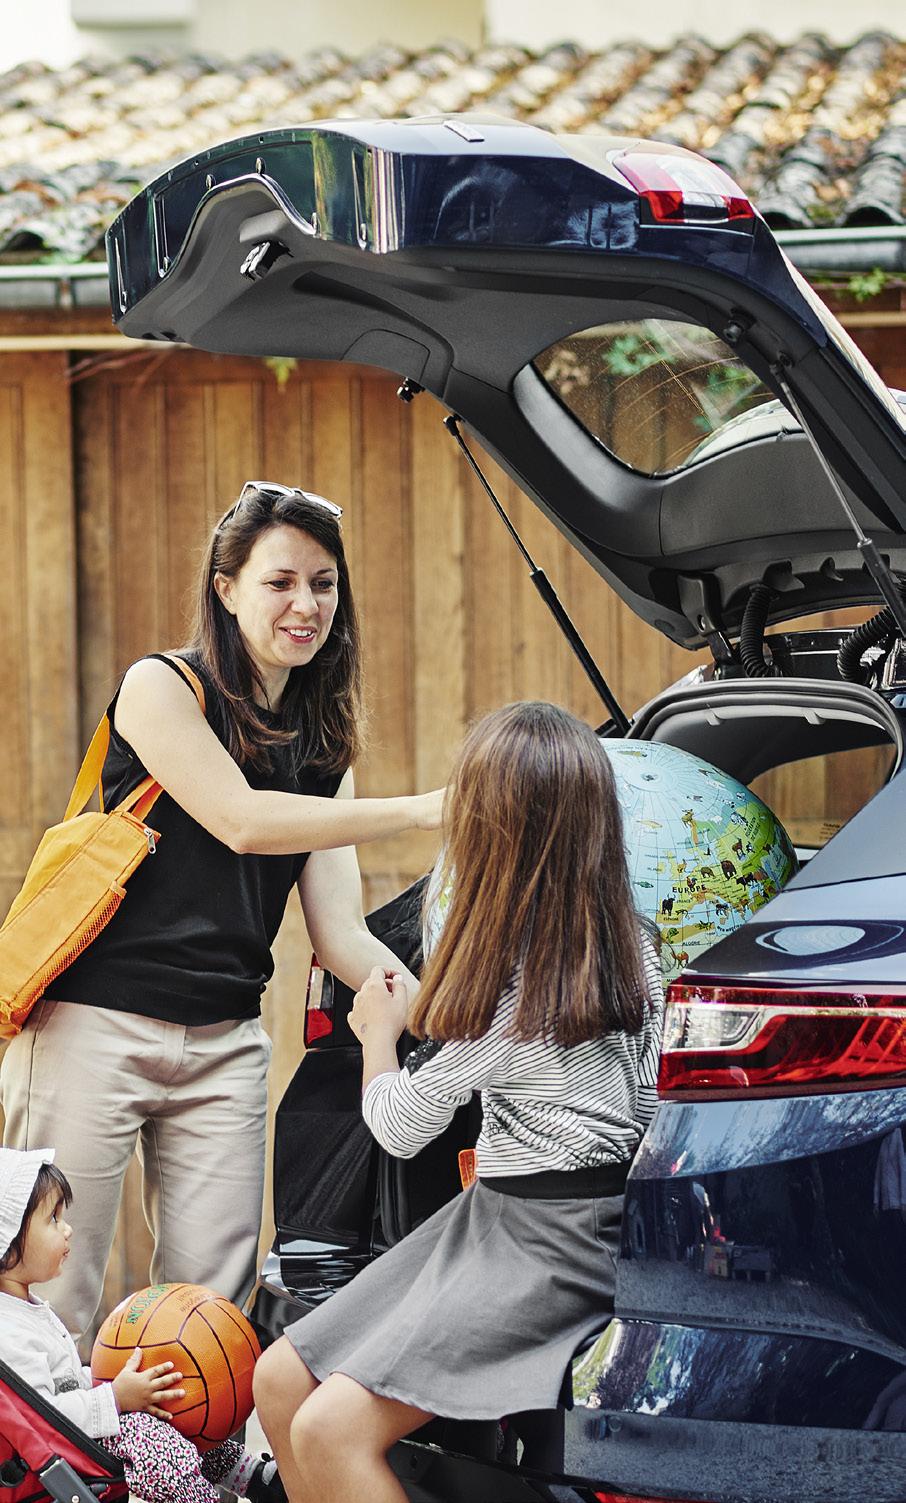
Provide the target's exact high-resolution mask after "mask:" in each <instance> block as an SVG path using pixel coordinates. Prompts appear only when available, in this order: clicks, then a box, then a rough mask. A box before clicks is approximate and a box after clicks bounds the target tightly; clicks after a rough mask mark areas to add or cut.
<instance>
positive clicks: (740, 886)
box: [424, 741, 798, 981]
mask: <svg viewBox="0 0 906 1503" xmlns="http://www.w3.org/2000/svg"><path fill="white" fill-rule="evenodd" d="M601 745H602V747H603V749H604V751H605V752H606V754H607V756H608V757H609V759H610V765H611V767H612V768H613V773H614V779H615V782H616V788H617V797H618V798H619V801H620V808H621V811H622V815H623V838H624V843H625V847H626V860H627V862H628V865H629V875H630V878H631V880H632V885H633V889H634V892H635V898H636V905H637V907H638V909H639V912H640V913H642V914H643V915H644V916H645V917H646V918H649V919H652V920H653V921H654V922H655V923H656V924H657V926H658V928H659V929H660V932H661V936H662V939H663V941H664V943H663V948H662V950H661V963H662V966H663V971H664V978H665V980H667V981H672V980H673V978H674V977H675V976H678V975H679V974H680V972H681V971H683V970H685V968H686V967H687V966H689V965H691V964H692V962H693V961H694V960H695V959H696V958H697V957H698V956H699V955H700V954H701V953H702V952H703V951H704V950H707V949H708V948H709V947H710V946H711V945H713V944H715V943H716V942H717V940H719V939H722V938H723V937H724V936H725V935H727V934H730V933H731V932H732V931H733V930H734V929H737V928H738V927H739V925H740V924H741V923H743V922H744V920H745V919H747V918H750V917H751V915H752V914H753V913H755V911H756V910H757V909H758V908H760V907H761V906H762V904H763V903H766V902H767V901H768V899H769V898H772V897H774V895H775V893H778V892H779V891H780V889H781V888H782V887H784V886H785V885H786V883H787V882H788V881H789V879H790V877H791V876H793V874H794V872H795V871H796V869H797V865H798V863H797V860H796V853H795V851H794V849H793V846H792V843H791V841H790V838H789V836H788V835H787V833H786V831H785V829H784V828H783V825H782V824H781V823H780V821H779V819H778V818H777V816H776V815H775V814H774V813H773V812H772V810H771V809H769V808H768V806H767V804H766V803H764V801H763V800H762V799H760V798H759V797H758V795H757V794H755V793H752V791H751V789H749V788H747V787H746V786H745V784H744V783H740V782H738V781H737V780H736V778H732V777H730V776H729V775H728V774H727V773H725V772H721V770H720V768H718V767H714V766H712V764H711V763H710V762H705V761H703V760H702V758H701V757H696V756H694V755H693V753H692V752H687V751H681V750H680V749H679V748H678V747H675V746H668V745H666V744H665V743H664V742H660V741H602V742H601ZM441 867H442V858H441V859H440V860H438V863H437V865H436V866H435V869H434V872H433V874H432V877H431V879H430V882H429V887H428V902H427V905H426V909H425V922H424V948H425V954H426V955H428V954H430V952H431V950H433V948H434V946H435V945H436V943H437V940H438V938H439V936H440V931H441V929H442V927H443V922H444V916H445V914H446V910H447V907H448V905H449V897H450V894H449V891H448V890H447V891H440V890H439V873H440V870H441Z"/></svg>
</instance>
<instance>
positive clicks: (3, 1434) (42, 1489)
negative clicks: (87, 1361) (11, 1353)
mask: <svg viewBox="0 0 906 1503" xmlns="http://www.w3.org/2000/svg"><path fill="white" fill-rule="evenodd" d="M128 1496H129V1489H128V1488H127V1486H126V1483H125V1481H124V1480H123V1470H122V1466H121V1464H120V1462H119V1461H117V1460H116V1458H115V1457H114V1456H111V1455H110V1454H109V1452H107V1451H105V1450H104V1449H103V1448H102V1447H101V1446H99V1445H97V1443H96V1442H95V1441H93V1440H91V1439H90V1438H89V1437H88V1436H87V1435H85V1434H83V1432H82V1431H81V1430H80V1429H79V1428H78V1427H77V1426H76V1425H73V1424H70V1422H69V1420H67V1419H65V1418H64V1416H63V1415H62V1414H60V1412H59V1411H58V1410H57V1409H54V1407H53V1405H52V1404H48V1403H47V1401H46V1400H45V1399H43V1398H42V1397H41V1396H40V1395H39V1394H37V1393H35V1391H34V1389H33V1388H30V1387H29V1385H28V1384H27V1383H25V1382H23V1380H22V1379H21V1378H20V1377H19V1376H18V1374H17V1373H14V1372H13V1371H12V1369H11V1368H10V1367H7V1365H6V1363H5V1362H3V1361H0V1503H48V1500H50V1499H53V1500H54V1503H76V1500H77V1503H126V1500H127V1498H128Z"/></svg>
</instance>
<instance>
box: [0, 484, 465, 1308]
mask: <svg viewBox="0 0 906 1503" xmlns="http://www.w3.org/2000/svg"><path fill="white" fill-rule="evenodd" d="M340 515H341V513H340V508H339V507H337V506H335V505H334V504H333V503H332V502H330V501H325V500H324V499H323V498H322V497H320V496H315V495H312V494H310V493H308V492H305V491H301V490H296V489H291V488H289V487H286V486H279V485H271V484H269V483H266V482H262V481H250V482H249V483H248V484H247V485H245V486H244V487H243V489H242V493H241V495H240V497H239V500H238V501H237V502H236V503H235V505H234V506H232V507H231V508H230V510H229V511H228V512H227V513H226V514H225V515H224V516H223V517H222V518H221V520H220V522H219V523H218V524H217V526H216V528H215V529H214V532H213V534H212V537H211V539H210V542H209V545H208V548H207V552H206V556H205V559H204V563H203V567H202V571H201V576H200V587H199V591H198V597H197V612H196V622H195V629H194V635H193V638H192V641H191V643H190V645H189V646H188V647H186V648H183V649H181V650H180V654H179V656H181V657H182V658H183V659H184V660H185V662H186V663H187V664H188V665H189V666H190V668H191V669H193V670H194V672H195V674H196V675H197V676H198V678H199V679H200V681H201V684H202V686H203V689H204V696H205V701H206V704H205V711H204V713H203V712H202V710H201V708H200V706H199V704H198V702H197V700H196V698H195V694H194V692H193V690H192V688H191V687H190V686H189V684H187V682H186V681H185V678H184V677H183V674H182V673H181V671H180V670H179V668H178V666H177V664H176V663H175V662H174V661H172V660H171V658H167V657H162V656H159V655H158V656H151V657H147V658H143V659H141V660H140V661H139V662H137V663H134V664H133V665H132V667H131V668H129V670H128V672H127V673H126V675H125V678H124V679H123V682H122V685H121V687H120V690H119V692H118V694H117V695H116V697H115V698H114V700H113V702H112V704H111V705H110V708H109V711H108V715H109V719H110V725H111V741H110V751H109V754H108V757H107V761H106V763H105V767H104V775H103V785H104V793H105V800H106V803H107V805H110V806H112V805H113V804H115V803H117V802H118V801H119V800H120V799H122V798H123V797H125V795H126V794H127V793H128V792H129V791H130V790H131V789H133V788H135V787H136V786H137V784H138V783H139V782H140V781H141V779H142V778H143V777H144V776H145V775H146V771H147V772H150V773H151V774H152V775H153V776H154V777H155V778H156V779H157V780H158V782H159V783H160V784H161V785H162V787H163V788H164V790H165V792H164V793H163V795H162V796H161V797H160V798H159V799H158V802H157V803H156V804H155V806H154V810H153V815H152V823H153V826H154V828H155V829H156V830H158V831H159V832H160V841H159V844H158V848H157V850H156V852H155V854H154V855H153V857H149V858H148V859H147V860H146V861H144V862H143V863H142V865H141V866H140V867H139V869H138V871H137V872H136V874H135V876H134V877H133V879H132V881H131V882H130V886H129V893H128V897H127V900H126V901H125V902H124V903H123V905H122V906H121V908H120V909H119V911H118V913H117V914H116V915H115V917H114V918H113V919H112V921H111V922H110V924H109V925H108V927H107V928H106V929H104V930H103V931H102V932H101V933H100V934H99V935H98V937H97V938H96V939H95V940H94V942H93V943H92V944H91V945H90V946H89V948H88V949H87V950H86V951H85V952H84V953H83V954H82V955H81V956H80V957H79V958H78V959H77V960H76V961H75V962H74V963H73V964H72V965H71V966H70V967H69V968H68V969H67V970H66V971H64V972H63V974H62V975H61V976H60V978H59V979H58V981H57V982H56V983H55V984H54V988H53V994H52V997H51V998H48V999H46V1000H44V1001H42V1002H40V1003H39V1004H38V1006H37V1007H36V1008H35V1010H34V1012H33V1013H32V1016H31V1018H30V1019H29V1023H28V1025H27V1026H26V1028H25V1029H24V1030H23V1032H22V1034H21V1035H20V1036H19V1037H18V1038H16V1039H14V1040H13V1042H12V1043H11V1044H10V1046H9V1049H8V1050H7V1053H6V1056H5V1058H4V1061H3V1068H2V1076H0V1084H2V1096H3V1108H4V1111H5V1114H6V1142H7V1144H8V1145H9V1146H12V1147H17V1148H29V1147H31V1146H33V1145H35V1144H39V1143H44V1142H52V1143H55V1144H57V1145H58V1154H59V1160H60V1166H61V1168H62V1169H63V1170H64V1171H65V1173H66V1176H67V1178H68V1179H69V1181H70V1182H71V1184H72V1187H73V1191H74V1193H75V1196H76V1207H77V1209H76V1213H75V1217H74V1224H75V1232H76V1236H77V1238H78V1241H79V1245H80V1257H79V1258H78V1259H77V1260H71V1261H72V1268H69V1267H67V1269H66V1271H65V1273H64V1275H63V1278H62V1280H61V1285H62V1293H61V1296H60V1297H59V1298H55V1304H56V1305H57V1308H58V1309H59V1310H60V1313H61V1315H62V1317H63V1319H64V1321H65V1322H66V1324H67V1325H68V1326H69V1328H70V1329H71V1330H73V1331H75V1332H81V1331H84V1330H85V1329H86V1327H87V1326H88V1325H89V1323H90V1321H91V1319H92V1317H93V1315H94V1313H95V1311H96V1309H97V1307H98V1304H99V1301H100V1296H101V1289H102V1284H103V1278H104V1270H105V1267H106V1264H107V1260H108V1257H109V1254H110V1247H111V1242H112V1238H113V1231H114V1226H115V1223H116V1214H117V1208H118V1205H119V1200H120V1194H121V1189H122V1183H123V1176H124V1174H125V1171H126V1168H127V1165H128V1163H129V1160H130V1158H131V1156H132V1153H133V1150H134V1149H135V1147H136V1144H137V1145H138V1152H139V1157H140V1160H141V1163H142V1169H143V1175H144V1187H143V1193H144V1205H145V1213H146V1216H147V1218H148V1221H149V1225H150V1226H151V1229H152V1232H153V1234H154V1254H153V1257H152V1261H151V1278H152V1280H153V1281H154V1282H156V1283H157V1282H168V1281H170V1280H174V1281H186V1282H191V1283H200V1284H211V1285H213V1286H214V1287H215V1288H217V1289H218V1290H219V1291H220V1292H221V1293H223V1294H225V1295H227V1296H228V1297H229V1298H231V1299H234V1300H236V1301H240V1302H241V1300H242V1299H243V1298H244V1297H245V1295H246V1294H247V1292H248V1290H249V1288H250V1287H251V1283H252V1280H253V1279H254V1275H255V1261H256V1252H257V1240H258V1233H259V1226H260V1217H261V1200H262V1188H263V1177H264V1138H265V1107H266V1073H267V1065H268V1059H269V1054H270V1042H269V1040H268V1039H267V1037H266V1035H265V1034H264V1033H263V1032H262V1029H261V1024H260V1021H259V1012H260V994H261V992H262V991H263V989H264V986H265V983H266V982H267V980H268V978H269V976H270V975H271V972H272V969H273V963H272V959H271V953H270V952H271V945H272V943H273V940H274V936H275V934H276V932H277V929H278V926H279V924H280V920H281V918H282V915H283V910H284V907H285V904H286V899H287V896H288V894H289V890H290V888H291V886H292V885H293V884H294V883H297V884H298V887H299V892H300V894H301V898H302V907H303V910H304V913H305V921H306V925H307V928H308V933H309V936H310V938H311V940H312V943H313V945H314V946H315V947H316V949H317V953H318V956H319V958H320V959H321V960H322V961H323V962H324V964H325V965H327V966H329V967H330V968H331V969H332V970H333V971H335V972H336V973H337V975H339V976H340V977H341V978H342V979H343V980H344V981H345V982H347V983H348V984H349V985H351V986H360V985H361V984H362V982H363V981H364V979H365V977H366V976H367V975H368V973H369V971H370V970H371V969H372V967H373V966H374V965H381V966H384V965H393V966H396V961H395V958H394V957H393V955H392V954H391V953H390V952H389V951H388V950H387V949H386V948H385V947H384V946H383V945H382V944H380V943H379V942H378V941H377V940H375V939H374V938H373V937H372V935H371V934H369V932H368V930H367V929H366V927H365V922H364V918H363V915H362V898H361V883H360V878H359V871H358V865H357V861H356V856H355V849H354V847H355V845H356V843H358V842H361V841H365V840H373V839H376V838H378V837H379V836H382V835H393V834H397V833H399V832H400V831H403V830H407V829H412V828H416V827H420V828H433V827H434V826H436V825H437V824H438V822H439V816H440V794H426V795H423V796H421V797H413V798H391V799H356V798H354V789H353V775H352V764H353V762H354V760H355V757H356V753H357V751H358V748H359V728H358V712H359V674H360V654H359V633H358V625H357V621H356V613H355V607H354V604H353V599H352V593H351V590H350V585H349V576H348V572H347V568H346V560H345V556H344V552H343V544H342V540H341V536H340V529H339V517H340ZM308 853H311V854H308ZM404 983H405V985H406V986H407V987H408V988H409V990H410V992H411V993H412V994H413V995H414V992H415V989H416V985H417V983H416V982H415V980H414V978H413V977H412V976H411V975H410V974H409V973H408V972H405V973H404Z"/></svg>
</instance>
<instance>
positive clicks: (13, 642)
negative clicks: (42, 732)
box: [0, 369, 40, 911]
mask: <svg viewBox="0 0 906 1503" xmlns="http://www.w3.org/2000/svg"><path fill="white" fill-rule="evenodd" d="M4 375H5V372H3V371H2V369H0V379H2V377H3V376H4ZM22 405H23V404H22V389H21V386H20V385H19V384H17V383H16V382H15V381H11V380H5V379H4V380H3V383H2V385H0V571H2V573H0V578H2V588H0V640H2V641H3V643H4V646H5V658H6V663H5V679H6V695H5V700H6V703H5V708H4V714H3V717H2V721H0V758H2V766H3V773H4V775H3V778H2V780H0V832H2V834H0V850H2V849H3V844H4V843H6V842H8V840H9V835H10V832H11V830H13V829H21V828H23V827H24V828H25V829H30V827H31V819H30V817H29V810H28V772H29V767H28V751H29V735H28V709H29V698H30V696H29V687H30V686H29V683H28V643H27V633H28V626H27V612H26V596H25V590H24V589H23V583H24V581H25V580H26V579H27V559H26V551H25V516H24V508H23V505H22V491H21V483H20V470H21V461H22V453H21V450H22ZM39 702H40V701H39ZM10 854H12V853H7V854H6V855H5V857H4V858H3V866H2V868H0V872H2V875H0V881H4V880H9V881H11V882H13V881H15V878H16V875H17V872H18V865H19V860H20V859H21V857H20V853H19V851H16V852H15V854H14V855H13V859H12V860H10ZM11 896H12V893H11V894H10V897H11ZM4 911H5V908H4Z"/></svg>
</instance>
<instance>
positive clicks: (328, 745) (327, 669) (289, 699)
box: [188, 491, 362, 772]
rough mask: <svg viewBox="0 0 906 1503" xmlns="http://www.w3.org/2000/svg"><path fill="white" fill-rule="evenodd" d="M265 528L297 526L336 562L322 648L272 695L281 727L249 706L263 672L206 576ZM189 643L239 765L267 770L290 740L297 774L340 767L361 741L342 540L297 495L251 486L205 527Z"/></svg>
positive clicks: (238, 563) (326, 515) (231, 570)
mask: <svg viewBox="0 0 906 1503" xmlns="http://www.w3.org/2000/svg"><path fill="white" fill-rule="evenodd" d="M273 527H297V528H298V529H299V531H300V532H305V533H308V535H309V536H310V537H312V538H314V540H315V542H317V543H320V544H321V546H322V547H323V548H324V549H326V551H327V552H328V553H329V554H330V555H331V557H332V558H334V559H335V560H336V565H337V609H336V614H335V616H334V618H333V625H332V626H331V629H330V633H329V635H328V637H327V640H326V642H325V643H324V645H323V646H322V647H321V648H320V649H319V651H318V652H316V653H315V656H314V657H313V658H312V660H311V662H310V663H308V664H306V665H305V667H301V668H293V669H291V671H290V675H289V679H288V681H287V684H286V688H285V689H284V691H283V695H282V698H281V701H280V711H281V719H282V725H280V726H275V725H273V724H272V723H270V722H268V721H267V720H265V719H264V717H263V716H262V715H261V714H260V712H259V708H258V706H257V704H256V703H255V699H254V691H255V688H256V687H258V688H261V687H262V685H261V679H260V677H259V675H258V672H257V670H256V668H255V665H254V663H253V662H252V659H251V658H250V657H249V654H248V652H247V650H246V647H245V643H244V642H243V640H242V634H241V632H240V630H239V627H238V625H237V622H236V618H235V616H232V615H231V614H230V612H229V611H228V610H227V609H226V607H225V606H224V605H223V604H222V603H221V601H220V599H219V597H218V595H217V591H216V590H215V588H214V575H215V574H217V573H221V574H226V575H227V576H228V577H229V578H233V577H234V576H235V575H236V574H238V573H239V570H240V569H241V568H242V566H243V564H244V563H245V562H246V560H247V558H248V556H249V554H250V553H251V551H252V548H253V546H254V544H255V542H256V540H257V539H258V538H259V537H260V536H261V534H262V533H263V532H267V531H269V530H270V529H271V528H273ZM188 646H189V650H190V651H194V652H197V653H198V654H199V656H200V658H201V660H202V662H203V664H204V666H205V668H206V669H207V671H208V673H209V674H210V676H211V679H212V681H213V683H214V686H215V688H216V689H217V690H218V691H219V692H220V694H222V696H223V699H224V703H225V706H226V714H227V734H228V750H229V752H230V754H231V755H232V756H233V757H235V759H236V761H237V762H238V763H239V764H240V766H242V765H250V766H252V767H255V768H258V769H260V770H263V771H269V770H270V765H271V759H270V753H269V748H271V747H274V746H278V745H281V744H284V745H285V744H289V745H291V747H292V759H293V764H294V768H295V770H296V771H300V770H301V768H302V767H303V766H306V767H310V768H312V769H314V770H317V771H322V772H345V770H346V768H347V767H351V766H352V764H353V762H354V761H355V760H356V757H357V756H358V753H359V751H360V747H361V729H360V718H361V709H362V669H361V639H360V636H359V624H358V618H357V616H356V609H355V602H354V601H353V598H352V589H351V586H350V583H349V570H348V568H347V565H346V555H345V552H344V550H343V539H342V537H341V535H340V528H339V524H338V521H337V519H336V517H334V516H332V515H331V513H330V512H329V511H328V510H327V508H326V507H324V506H319V505H318V504H317V502H315V501H309V500H306V498H305V496H304V495H303V494H300V493H294V494H292V495H289V496H276V497H272V496H270V495H267V494H264V493H262V492H257V491H256V492H250V493H248V494H247V495H246V497H245V499H244V500H243V501H242V504H241V505H240V504H238V503H236V504H234V505H233V506H232V507H231V508H230V510H229V511H227V512H226V513H225V514H224V516H223V517H222V518H221V519H220V521H219V522H218V524H217V526H216V527H215V528H214V531H213V533H212V534H211V538H210V541H209V543H208V546H207V549H206V551H205V556H204V559H203V561H202V565H201V569H200V572H199V578H198V590H197V595H196V604H195V620H194V624H193V629H192V639H191V641H190V643H189V644H188Z"/></svg>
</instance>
